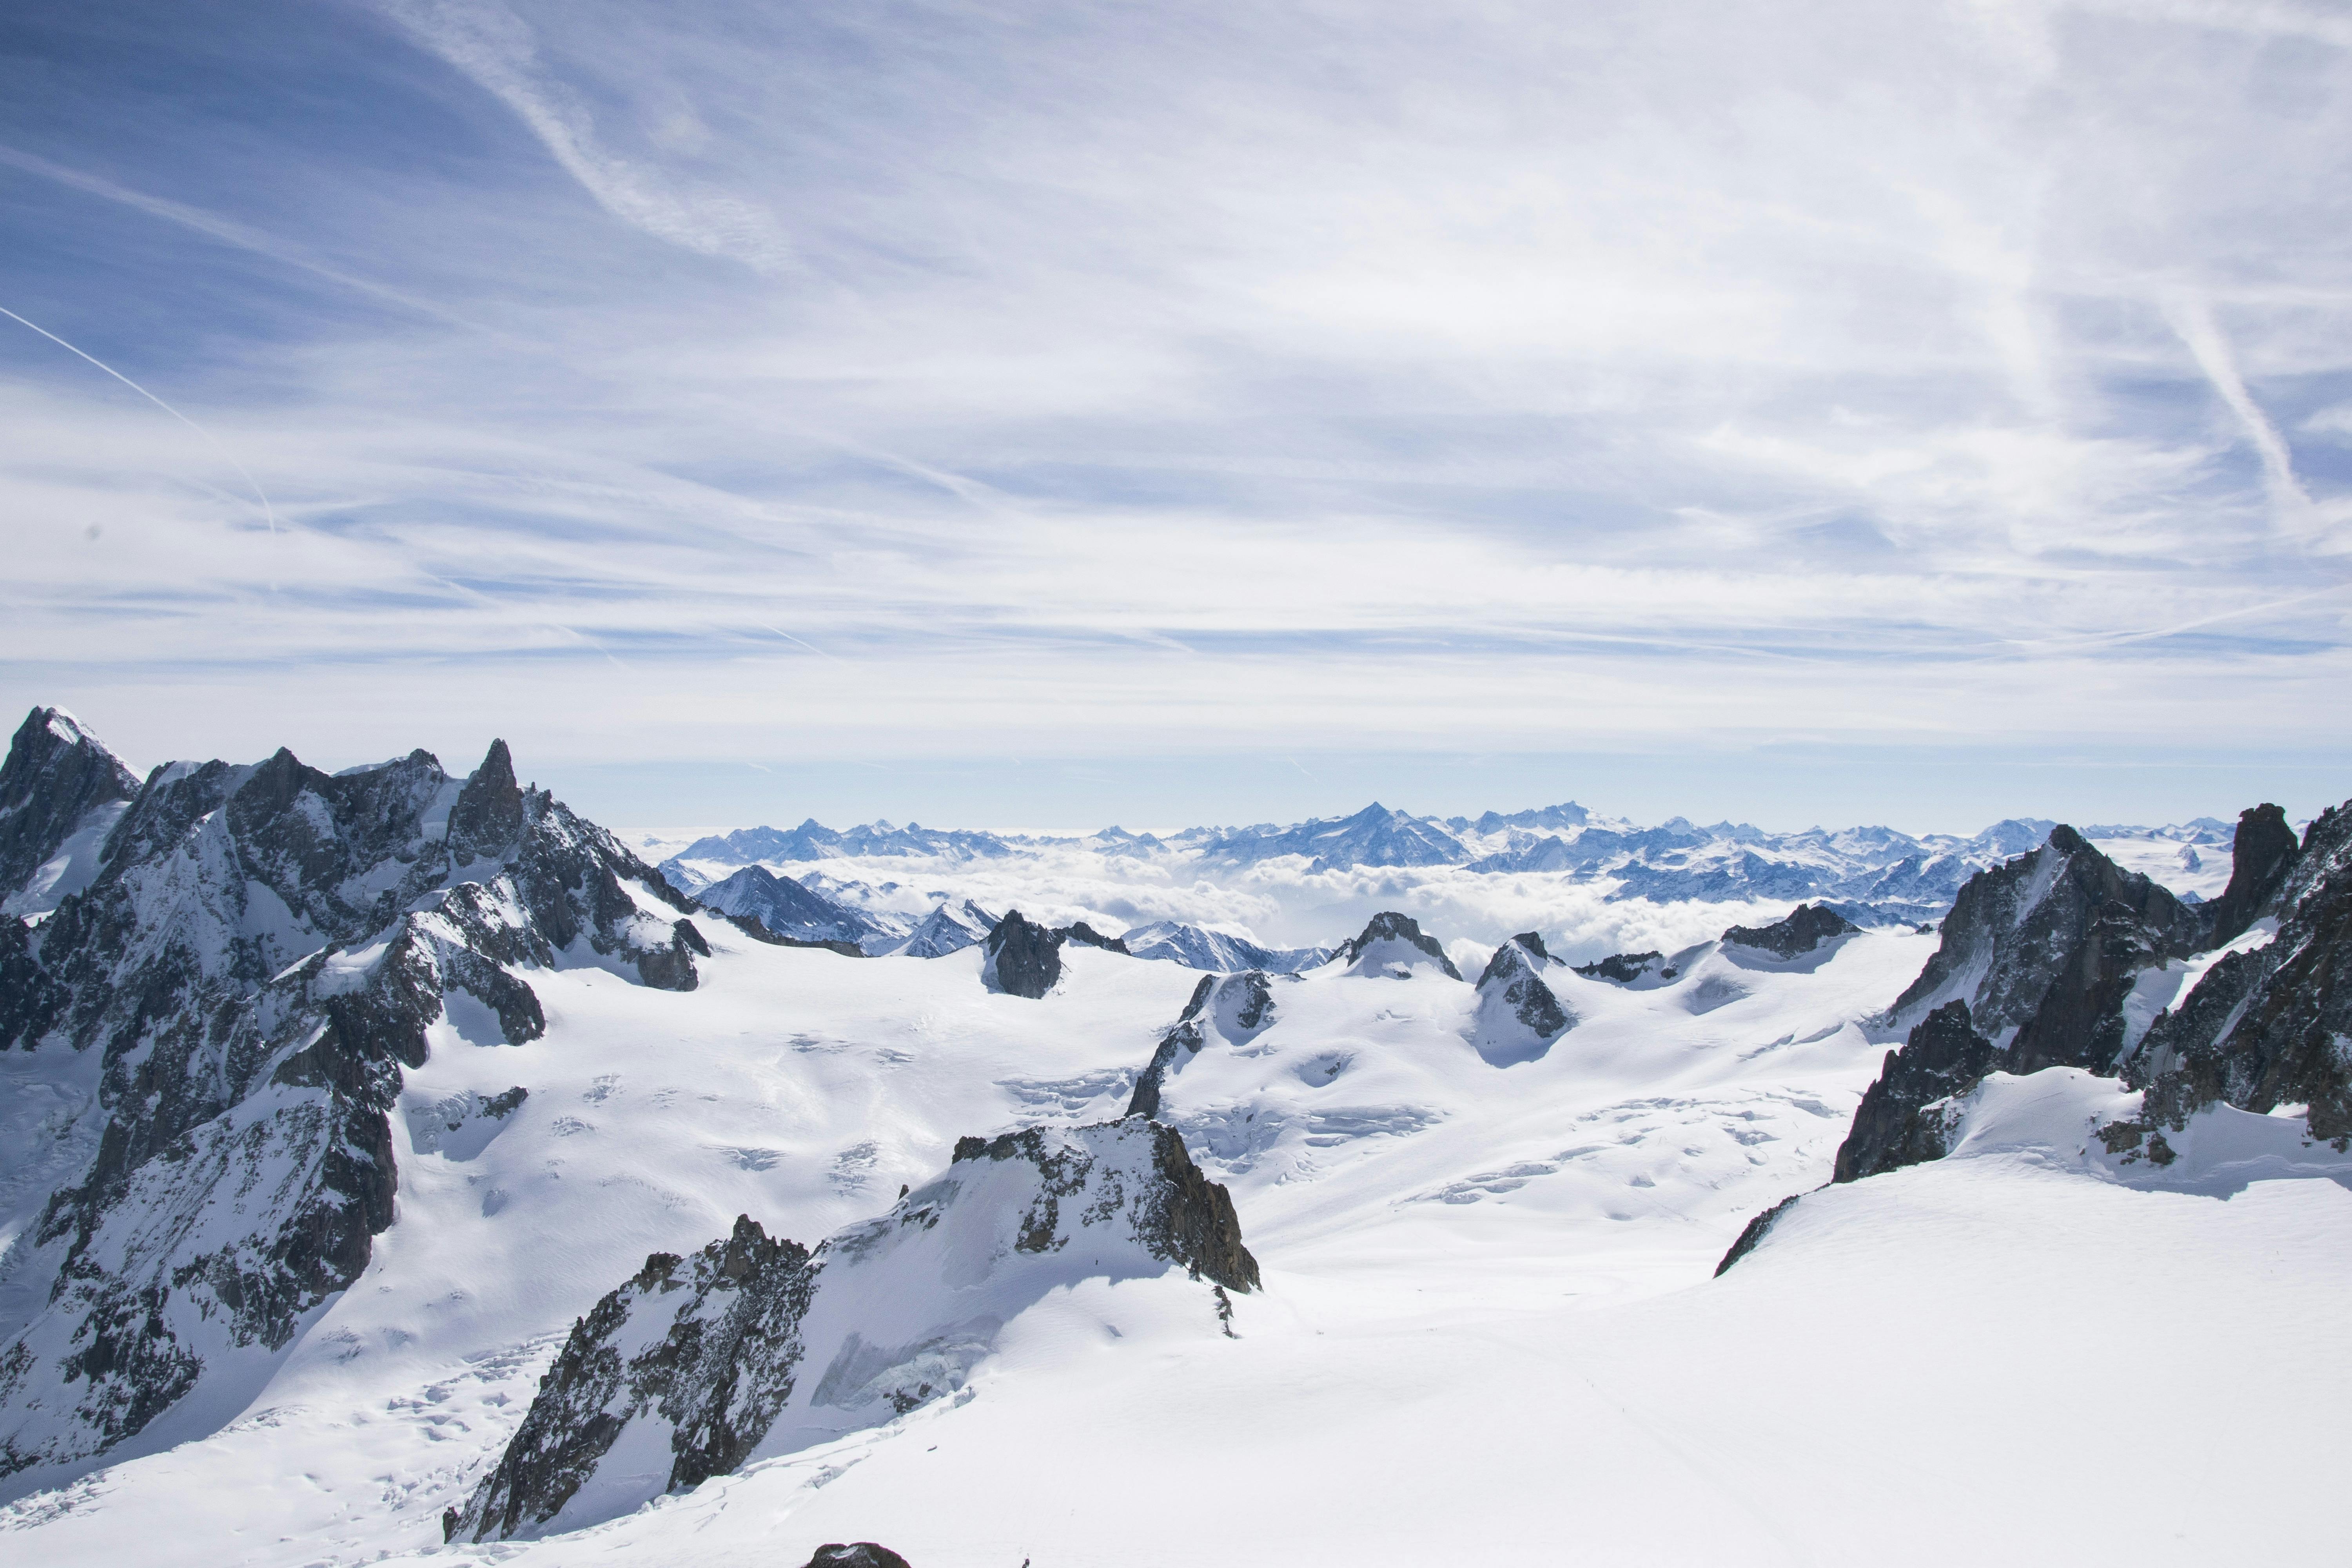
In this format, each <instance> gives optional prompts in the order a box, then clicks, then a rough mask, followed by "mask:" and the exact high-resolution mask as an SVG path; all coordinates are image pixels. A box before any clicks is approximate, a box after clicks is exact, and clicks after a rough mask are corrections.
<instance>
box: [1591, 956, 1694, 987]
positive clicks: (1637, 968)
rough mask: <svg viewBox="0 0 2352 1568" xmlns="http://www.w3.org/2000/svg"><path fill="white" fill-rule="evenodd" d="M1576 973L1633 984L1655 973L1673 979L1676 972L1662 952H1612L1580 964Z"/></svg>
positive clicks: (1614, 982)
mask: <svg viewBox="0 0 2352 1568" xmlns="http://www.w3.org/2000/svg"><path fill="white" fill-rule="evenodd" d="M1576 973H1579V974H1581V975H1582V976H1584V978H1586V979H1587V980H1606V981H1608V982H1609V983H1610V984H1612V985H1631V984H1634V983H1635V982H1636V981H1639V980H1643V979H1647V978H1649V977H1651V976H1655V977H1656V978H1658V979H1660V980H1672V979H1673V978H1674V977H1675V970H1674V969H1673V967H1672V966H1670V965H1669V964H1668V963H1666V957H1665V954H1664V953H1662V952H1612V953H1611V954H1610V955H1609V956H1608V957H1606V958H1603V959H1599V960H1596V961H1595V962H1593V963H1580V964H1578V965H1577V966H1576Z"/></svg>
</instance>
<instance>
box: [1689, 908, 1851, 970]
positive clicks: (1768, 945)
mask: <svg viewBox="0 0 2352 1568" xmlns="http://www.w3.org/2000/svg"><path fill="white" fill-rule="evenodd" d="M1861 931H1862V928H1861V927H1860V926H1858V925H1856V924H1854V923H1853V921H1850V920H1847V919H1846V918H1845V917H1844V916H1843V915H1841V914H1839V913H1837V912H1836V911H1835V910H1832V909H1830V908H1829V907H1828V906H1827V905H1824V904H1800V905H1798V906H1797V907H1796V908H1795V909H1793V910H1790V911H1789V913H1788V914H1787V915H1785V916H1783V917H1782V918H1781V919H1780V920H1777V921H1773V922H1772V923H1771V924H1770V925H1768V926H1733V927H1731V928H1730V929H1728V930H1727V931H1725V932H1724V933H1723V940H1724V941H1725V942H1730V943H1734V944H1736V945H1738V946H1740V947H1752V948H1754V949H1756V950H1757V951H1758V952H1769V953H1770V954H1771V955H1772V956H1773V957H1775V958H1780V959H1794V958H1800V957H1802V956H1803V955H1804V954H1806V953H1809V952H1813V951H1814V950H1816V949H1817V948H1819V947H1821V946H1822V944H1823V943H1825V942H1835V941H1837V940H1838V939H1839V938H1840V937H1848V936H1856V935H1859V934H1860V933H1861Z"/></svg>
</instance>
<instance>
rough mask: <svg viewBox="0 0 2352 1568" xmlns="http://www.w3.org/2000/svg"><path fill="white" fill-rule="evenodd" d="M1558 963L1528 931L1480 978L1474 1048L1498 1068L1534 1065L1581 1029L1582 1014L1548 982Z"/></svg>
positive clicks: (1473, 1024)
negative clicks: (1546, 974)
mask: <svg viewBox="0 0 2352 1568" xmlns="http://www.w3.org/2000/svg"><path fill="white" fill-rule="evenodd" d="M1554 963H1555V961H1554V960H1553V958H1552V957H1551V955H1550V954H1549V952H1545V951H1544V944H1543V938H1542V937H1540V936H1538V935H1537V934H1536V933H1535V932H1534V931H1522V932H1520V933H1519V934H1518V935H1517V936H1515V937H1513V938H1512V939H1511V940H1510V941H1508V942H1505V943H1503V944H1502V945H1501V946H1500V947H1498V948H1496V950H1495V955H1494V957H1492V958H1491V959H1489V960H1487V962H1486V971H1485V972H1484V973H1481V974H1480V975H1479V976H1478V1005H1477V1009H1476V1011H1475V1012H1474V1013H1473V1014H1472V1015H1471V1021H1470V1028H1469V1040H1470V1044H1471V1046H1472V1047H1473V1048H1474V1049H1475V1050H1476V1051H1477V1053H1478V1054H1479V1055H1480V1056H1481V1057H1484V1058H1486V1060H1487V1061H1488V1062H1490V1063H1492V1064H1493V1065H1494V1066H1496V1067H1512V1066H1516V1065H1517V1064H1518V1063H1521V1062H1530V1061H1534V1060H1536V1059H1538V1058H1540V1057H1542V1056H1543V1055H1544V1054H1545V1053H1546V1052H1547V1051H1549V1050H1550V1049H1551V1047H1552V1045H1553V1042H1555V1041H1557V1040H1558V1039H1559V1037H1561V1036H1562V1035H1564V1034H1566V1033H1568V1031H1569V1030H1570V1029H1571V1028H1574V1027H1575V1026H1576V1015H1575V1014H1573V1013H1571V1012H1570V1011H1569V1009H1568V1008H1567V1007H1566V1006H1565V1005H1562V1004H1561V1002H1560V999H1559V995H1558V994H1556V993H1555V992H1554V991H1553V990H1552V988H1551V987H1550V986H1549V984H1546V983H1545V981H1544V977H1543V974H1544V971H1545V970H1547V969H1549V968H1551V967H1553V965H1554Z"/></svg>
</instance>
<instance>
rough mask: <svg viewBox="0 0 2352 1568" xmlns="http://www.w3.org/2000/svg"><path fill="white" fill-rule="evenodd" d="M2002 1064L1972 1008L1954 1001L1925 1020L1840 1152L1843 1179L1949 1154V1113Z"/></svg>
mask: <svg viewBox="0 0 2352 1568" xmlns="http://www.w3.org/2000/svg"><path fill="white" fill-rule="evenodd" d="M1998 1066H2000V1052H1999V1051H1997V1050H1995V1049H1994V1048H1993V1043H1992V1042H1991V1041H1990V1040H1988V1039H1986V1038H1985V1037H1983V1036H1982V1035H1979V1034H1978V1033H1977V1031H1976V1029H1975V1028H1974V1027H1973V1026H1971V1025H1970V1023H1969V1009H1968V1004H1966V1003H1965V1002H1947V1003H1946V1004H1944V1005H1942V1006H1941V1007H1938V1008H1937V1009H1936V1010H1935V1011H1934V1012H1932V1013H1930V1014H1928V1015H1927V1016H1926V1017H1925V1018H1922V1019H1921V1020H1920V1021H1919V1024H1918V1026H1917V1027H1916V1028H1914V1029H1913V1030H1912V1031H1911V1037H1910V1039H1908V1040H1907V1041H1906V1042H1905V1043H1904V1046H1903V1048H1902V1049H1901V1050H1897V1051H1889V1052H1887V1053H1886V1065H1885V1068H1882V1069H1881V1070H1880V1072H1879V1075H1878V1081H1877V1082H1876V1083H1874V1084H1872V1085H1871V1086H1870V1088H1869V1089H1868V1090H1867V1091H1866V1092H1864V1095H1863V1097H1862V1105H1861V1107H1860V1109H1858V1110H1855V1111H1854V1113H1853V1130H1852V1131H1849V1132H1847V1134H1846V1138H1845V1142H1844V1143H1843V1144H1841V1145H1840V1146H1839V1148H1838V1153H1837V1173H1836V1174H1835V1175H1834V1176H1832V1178H1831V1179H1832V1181H1838V1182H1854V1181H1860V1180H1861V1179H1862V1178H1863V1177H1864V1176H1874V1175H1877V1174H1878V1173H1881V1172H1882V1171H1893V1170H1898V1169H1900V1168H1901V1167H1903V1166H1905V1165H1916V1164H1919V1163H1922V1162H1924V1161H1927V1160H1940V1159H1942V1158H1943V1157H1944V1155H1945V1154H1946V1153H1947V1152H1949V1145H1948V1142H1947V1139H1948V1136H1949V1134H1950V1131H1951V1123H1950V1121H1949V1120H1948V1118H1947V1117H1946V1116H1945V1115H1944V1113H1943V1110H1942V1108H1943V1107H1945V1106H1946V1105H1948V1103H1949V1102H1951V1101H1952V1100H1955V1099H1957V1098H1958V1097H1959V1096H1961V1095H1965V1094H1967V1093H1968V1092H1969V1090H1970V1089H1974V1088H1976V1086H1977V1085H1978V1084H1979V1083H1980V1082H1982V1081H1983V1080H1984V1076H1985V1074H1987V1073H1989V1072H1990V1071H1992V1070H1993V1068H1996V1067H1998Z"/></svg>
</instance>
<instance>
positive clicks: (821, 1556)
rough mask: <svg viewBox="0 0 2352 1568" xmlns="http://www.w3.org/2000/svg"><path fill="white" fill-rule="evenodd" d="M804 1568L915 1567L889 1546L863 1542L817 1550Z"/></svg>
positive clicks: (837, 1543)
mask: <svg viewBox="0 0 2352 1568" xmlns="http://www.w3.org/2000/svg"><path fill="white" fill-rule="evenodd" d="M804 1568H913V1565H912V1564H911V1563H908V1561H907V1560H906V1559H905V1558H903V1557H901V1556H899V1555H898V1553H897V1552H893V1551H891V1550H890V1549H889V1548H888V1547H887V1546H877V1545H876V1544H875V1543H874V1542H871V1541H861V1542H857V1543H856V1545H854V1546H844V1545H842V1544H841V1543H840V1542H829V1543H827V1544H826V1545H824V1546H820V1547H818V1548H817V1549H816V1555H815V1556H814V1557H812V1558H810V1559H809V1560H808V1562H807V1563H806V1564H805V1565H804Z"/></svg>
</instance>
